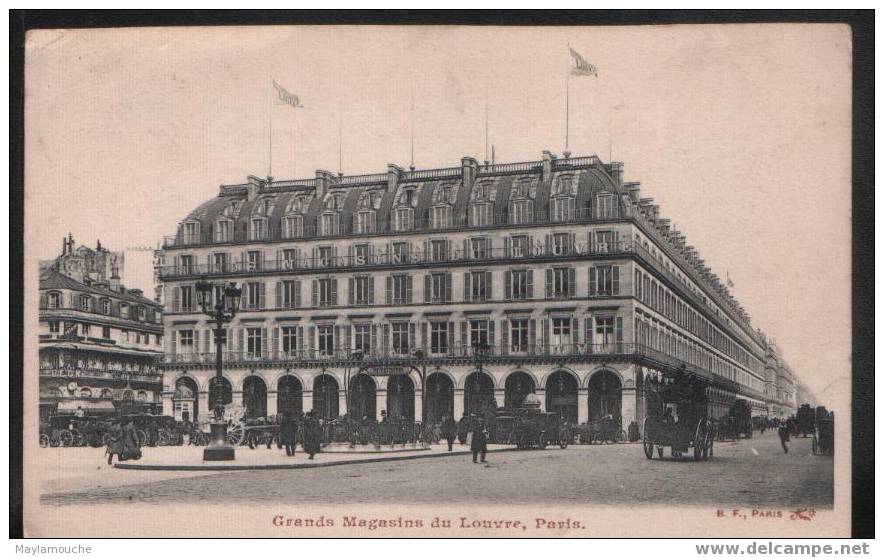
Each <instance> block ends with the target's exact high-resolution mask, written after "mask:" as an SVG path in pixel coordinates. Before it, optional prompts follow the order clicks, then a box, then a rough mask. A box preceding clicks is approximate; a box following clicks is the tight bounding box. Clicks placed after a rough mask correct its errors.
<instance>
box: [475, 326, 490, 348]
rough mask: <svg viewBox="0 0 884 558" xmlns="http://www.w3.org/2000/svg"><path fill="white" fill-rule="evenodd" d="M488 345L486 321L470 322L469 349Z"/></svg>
mask: <svg viewBox="0 0 884 558" xmlns="http://www.w3.org/2000/svg"><path fill="white" fill-rule="evenodd" d="M488 343H489V339H488V320H470V347H474V346H476V345H477V344H479V345H488Z"/></svg>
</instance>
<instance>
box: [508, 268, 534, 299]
mask: <svg viewBox="0 0 884 558" xmlns="http://www.w3.org/2000/svg"><path fill="white" fill-rule="evenodd" d="M531 276H532V272H531V270H529V269H513V270H511V271H510V272H509V276H508V278H509V284H508V285H507V289H506V291H507V292H506V297H507V299H508V300H528V299H530V298H532V297H533V293H532V290H533V289H532V285H531Z"/></svg>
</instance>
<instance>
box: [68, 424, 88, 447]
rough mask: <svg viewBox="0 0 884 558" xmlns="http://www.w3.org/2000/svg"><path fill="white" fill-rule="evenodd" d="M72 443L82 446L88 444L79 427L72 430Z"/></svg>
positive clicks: (75, 445)
mask: <svg viewBox="0 0 884 558" xmlns="http://www.w3.org/2000/svg"><path fill="white" fill-rule="evenodd" d="M71 438H72V440H71V445H72V446H74V447H76V448H80V447H83V446H85V445H86V438H84V437H83V435H82V434H80V431H79V430H77V429H74V430H71Z"/></svg>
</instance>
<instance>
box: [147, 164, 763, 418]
mask: <svg viewBox="0 0 884 558" xmlns="http://www.w3.org/2000/svg"><path fill="white" fill-rule="evenodd" d="M639 192H640V188H639V185H638V184H637V183H624V182H623V168H622V165H621V164H620V163H603V162H602V161H600V160H599V159H598V158H597V157H595V156H592V157H579V158H565V159H558V158H556V157H555V156H553V155H552V154H550V153H548V152H544V156H543V158H542V160H540V161H534V162H526V163H513V164H498V165H479V164H478V163H477V162H476V161H475V160H474V159H472V158H470V157H465V158H464V159H463V160H462V161H461V165H460V166H457V167H451V168H444V169H431V170H424V171H404V170H402V169H400V168H398V167H396V166H395V165H390V166H389V168H388V170H387V172H386V173H382V174H375V175H361V176H340V177H336V176H333V175H331V174H330V173H328V172H326V171H317V173H316V177H315V178H312V179H306V180H292V181H272V180H271V179H267V180H263V179H258V178H256V177H249V180H248V182H247V183H246V184H240V185H233V186H221V188H220V192H219V195H218V197H216V198H214V199H212V200H209V201H208V202H206V203H204V204H202V205H201V206H200V207H199V208H197V209H196V210H194V211H193V212H192V213H191V214H190V215H188V216H187V217H186V218H185V219H184V220H183V221H182V222H181V224H180V226H179V230H178V232H177V234H176V235H175V236H174V237H169V238H167V239H166V241H165V243H164V250H163V253H162V254H161V256H159V258H160V260H161V261H162V262H163V265H162V266H160V268H159V275H160V279H161V281H162V282H163V291H164V292H163V300H164V303H165V310H166V312H165V318H164V320H165V321H164V327H165V331H166V339H167V341H168V342H167V346H166V354H165V364H164V381H163V383H164V387H163V403H164V413H166V414H174V415H176V416H178V417H181V416H183V413H185V412H186V413H187V416H188V417H190V418H193V417H194V416H200V417H204V416H205V413H206V409H208V408H209V405H210V401H209V393H208V381H209V378H210V377H211V376H212V375H213V374H214V363H215V340H214V335H213V333H212V331H211V329H210V327H211V326H210V324H209V323H208V322H207V319H206V317H205V316H204V315H203V313H202V312H201V310H200V307H199V303H198V300H197V295H196V291H195V288H194V286H195V283H196V281H197V280H199V279H200V278H206V279H207V280H209V281H212V282H214V283H215V284H216V285H221V284H224V283H229V282H235V283H237V284H238V285H239V286H240V287H242V290H243V296H242V299H241V302H240V308H239V309H238V314H237V316H236V318H235V319H234V321H233V322H231V323H230V324H229V327H228V328H227V330H226V334H225V339H226V340H227V341H226V345H225V346H224V347H223V350H224V376H225V380H226V384H227V385H228V389H229V390H230V392H232V398H233V402H234V404H236V405H241V406H242V407H243V408H244V409H245V412H246V414H248V415H263V414H271V415H272V414H276V413H277V412H281V411H301V410H303V411H307V410H310V409H315V410H317V411H318V412H320V413H321V414H323V415H327V416H338V415H340V414H343V413H345V412H347V411H348V410H349V411H350V413H352V414H354V415H363V416H373V417H380V415H381V411H384V410H386V411H388V412H389V413H390V414H391V415H405V416H407V417H417V418H420V417H421V416H422V411H423V410H424V409H423V407H424V406H426V407H427V409H426V413H427V417H428V419H430V420H438V419H439V418H440V417H441V415H442V414H443V413H453V414H454V415H455V417H460V416H461V415H462V414H464V413H471V412H480V411H482V410H484V409H486V408H488V407H492V406H498V407H503V406H512V405H514V404H517V403H518V402H519V401H520V400H521V399H522V398H524V396H525V394H527V393H530V392H534V393H536V394H537V395H538V397H539V399H540V401H541V403H542V405H543V407H544V408H546V409H547V410H551V411H557V412H560V413H562V414H563V415H564V416H565V417H567V418H568V419H569V420H571V421H572V422H580V423H583V422H587V421H590V420H594V419H597V418H599V417H602V416H605V415H612V416H616V417H622V421H623V425H624V428H625V426H626V425H628V423H630V422H632V421H636V422H638V423H640V422H641V418H642V416H643V400H642V396H641V393H642V384H643V380H644V378H645V377H646V376H647V375H648V374H656V373H658V372H661V371H667V370H674V369H679V368H681V369H684V370H686V371H688V372H691V373H693V374H696V375H698V376H702V377H704V378H706V379H707V380H708V381H709V382H710V400H711V401H712V405H711V411H710V413H711V414H713V415H714V416H716V417H717V416H720V415H722V414H725V413H726V412H727V410H728V408H729V405H730V403H731V402H732V401H733V400H734V399H735V398H736V397H740V398H744V399H747V400H749V401H750V403H751V404H752V406H753V408H754V409H755V412H756V413H764V414H767V413H768V412H769V408H770V406H771V403H772V402H773V400H774V394H773V393H772V392H771V388H770V385H771V378H770V375H769V371H768V370H767V369H766V365H767V352H768V350H767V346H766V342H765V340H764V337H763V336H762V335H761V334H760V333H759V332H758V331H756V330H755V329H754V328H753V327H751V325H750V322H749V318H748V316H747V315H746V314H745V312H744V311H743V309H742V308H741V307H740V306H739V304H738V303H737V302H736V301H735V300H734V299H733V298H732V297H731V296H730V294H729V293H728V291H727V288H726V287H725V286H724V285H723V284H722V282H721V281H720V280H719V279H718V278H717V277H716V276H715V275H714V274H713V273H712V272H711V270H710V269H709V268H708V267H706V265H705V262H704V261H703V259H702V258H701V257H700V255H699V254H698V253H697V251H696V250H695V249H694V248H693V247H691V246H688V245H687V244H686V242H685V238H684V236H683V235H682V234H681V233H679V232H678V231H676V230H675V229H673V228H672V227H671V226H670V223H669V221H668V220H667V219H664V218H662V217H661V216H660V215H659V208H658V207H657V206H656V205H654V203H653V200H651V199H648V198H641V197H640V195H639ZM422 378H426V386H424V385H423V383H422V381H421V379H422ZM424 391H425V392H426V393H424ZM348 407H350V408H349V409H348Z"/></svg>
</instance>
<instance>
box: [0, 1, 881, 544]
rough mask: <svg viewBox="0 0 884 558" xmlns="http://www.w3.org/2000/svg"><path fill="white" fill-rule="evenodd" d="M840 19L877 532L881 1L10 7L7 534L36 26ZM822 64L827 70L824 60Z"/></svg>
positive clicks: (860, 531)
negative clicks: (849, 77) (846, 55)
mask: <svg viewBox="0 0 884 558" xmlns="http://www.w3.org/2000/svg"><path fill="white" fill-rule="evenodd" d="M688 23H690V24H715V23H718V24H720V23H842V24H846V25H849V26H850V27H851V29H852V32H853V33H852V34H853V118H852V119H853V131H852V135H853V137H852V147H853V150H852V154H853V161H852V170H853V181H852V182H853V196H852V200H853V223H852V235H853V238H852V248H853V251H852V263H853V275H852V286H851V287H852V288H851V290H852V312H853V314H852V323H853V329H852V333H853V345H852V353H853V361H852V367H853V369H852V388H853V408H852V419H853V432H852V445H853V452H852V469H853V478H852V493H853V498H852V507H853V510H852V536H853V537H854V538H863V539H872V538H874V534H875V533H874V524H875V506H874V493H875V490H874V483H875V480H874V469H875V454H874V448H875V436H874V434H875V432H874V431H875V425H874V410H875V409H874V398H875V389H874V386H875V384H874V367H875V362H874V337H875V333H874V330H875V325H874V319H875V300H874V283H875V253H874V245H875V241H874V230H875V213H874V211H875V209H874V202H875V199H874V176H875V172H874V171H875V163H874V156H875V149H874V137H875V136H874V114H875V105H874V103H875V100H874V99H875V83H874V70H875V48H874V47H875V13H874V10H831V11H830V10H733V11H722V10H668V11H655V10H632V11H627V10H609V11H607V10H606V11H582V10H559V11H551V10H522V11H498V10H457V11H448V10H392V11H389V10H384V11H380V10H348V11H330V10H223V11H216V10H212V11H203V10H177V11H176V10H131V11H119V10H79V11H78V10H10V12H9V54H10V58H9V60H10V67H9V120H10V122H9V139H10V144H9V165H10V177H9V182H10V188H9V203H10V212H9V221H10V223H9V233H10V237H9V269H10V275H9V301H10V304H9V306H10V311H9V316H10V338H9V339H10V362H9V370H10V371H11V372H12V371H14V372H17V373H11V374H10V378H9V380H10V408H9V428H10V432H9V434H10V435H9V440H10V446H9V447H10V450H9V537H10V538H22V536H23V523H22V467H23V462H22V457H23V451H22V450H23V447H22V437H23V417H22V411H23V409H22V403H23V385H22V380H23V376H22V373H23V356H24V355H23V344H22V336H21V335H14V334H12V332H13V331H16V332H21V331H22V328H23V322H22V316H23V315H22V308H23V302H24V299H23V297H24V289H23V286H24V272H23V264H24V242H23V233H24V36H25V33H26V32H27V31H29V30H32V29H45V28H86V27H100V28H113V27H147V26H184V25H190V26H218V25H292V24H309V25H332V24H338V25H340V24H362V25H369V24H372V25H417V24H420V25H427V24H430V25H480V26H481V25H505V26H512V25H525V26H547V25H570V26H576V25H661V24H688ZM819 71H820V72H821V73H822V72H825V68H820V69H819Z"/></svg>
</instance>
